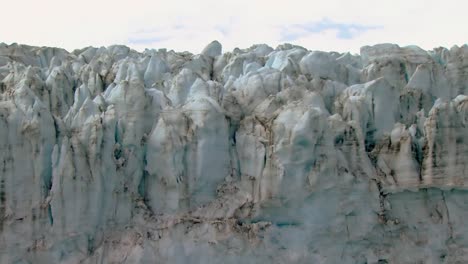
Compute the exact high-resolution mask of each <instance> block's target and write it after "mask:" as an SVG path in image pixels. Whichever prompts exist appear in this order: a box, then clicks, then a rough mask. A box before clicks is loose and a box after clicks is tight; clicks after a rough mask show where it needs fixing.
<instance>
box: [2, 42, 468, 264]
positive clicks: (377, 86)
mask: <svg viewBox="0 0 468 264" xmlns="http://www.w3.org/2000/svg"><path fill="white" fill-rule="evenodd" d="M467 95H468V46H466V45H465V46H462V47H453V48H451V49H450V50H448V49H445V48H438V49H435V50H432V51H424V50H422V49H420V48H418V47H414V46H409V47H399V46H397V45H393V44H381V45H376V46H366V47H363V48H362V49H361V54H360V55H352V54H349V53H346V54H339V53H335V52H331V53H326V52H321V51H309V50H307V49H304V48H302V47H298V46H293V45H290V44H285V45H282V46H279V47H277V48H276V49H273V48H271V47H268V46H267V45H256V46H252V47H251V48H248V49H243V50H241V49H235V50H234V51H232V52H225V53H222V47H221V44H220V43H219V42H216V41H215V42H212V43H210V44H209V45H208V46H207V47H206V48H205V49H204V50H203V51H202V53H201V54H199V55H193V54H190V53H187V52H185V53H177V52H174V51H167V50H165V49H160V50H146V51H144V52H143V53H139V52H136V51H134V50H131V49H129V48H128V47H125V46H111V47H107V48H104V47H101V48H92V47H91V48H85V49H82V50H75V51H73V52H67V51H65V50H63V49H58V48H47V47H42V48H39V47H31V46H25V45H16V44H12V45H5V44H0V263H70V264H71V263H86V264H95V263H96V264H97V263H129V264H130V263H467V262H468V226H467V225H466V224H465V220H466V219H468V188H467V187H468V165H467V162H468V96H467Z"/></svg>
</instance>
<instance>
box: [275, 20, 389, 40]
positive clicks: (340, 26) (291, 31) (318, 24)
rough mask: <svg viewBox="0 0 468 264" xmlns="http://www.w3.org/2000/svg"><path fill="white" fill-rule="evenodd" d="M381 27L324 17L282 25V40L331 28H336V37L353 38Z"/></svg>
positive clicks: (297, 37) (294, 38) (295, 38)
mask: <svg viewBox="0 0 468 264" xmlns="http://www.w3.org/2000/svg"><path fill="white" fill-rule="evenodd" d="M379 29H383V27H382V26H374V25H372V26H367V25H361V24H355V23H337V22H333V21H332V20H330V19H328V18H323V19H321V20H319V21H313V22H306V23H301V24H293V25H290V26H287V27H282V30H281V40H283V41H295V40H297V39H299V38H301V37H304V36H307V35H309V34H318V33H322V32H326V31H329V30H335V31H336V37H337V38H338V39H353V38H355V37H357V36H358V35H360V34H361V33H364V32H366V31H369V30H379Z"/></svg>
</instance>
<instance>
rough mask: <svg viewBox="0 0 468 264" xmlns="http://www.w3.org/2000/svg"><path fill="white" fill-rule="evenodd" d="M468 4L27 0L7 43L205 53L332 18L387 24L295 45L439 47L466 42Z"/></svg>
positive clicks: (14, 7) (9, 9)
mask: <svg viewBox="0 0 468 264" xmlns="http://www.w3.org/2000/svg"><path fill="white" fill-rule="evenodd" d="M467 8H468V2H467V1H461V0H446V1H444V2H441V1H437V0H413V1H407V0H381V1H372V0H354V1H351V0H327V1H314V0H309V1H307V0H288V1H271V0H269V1H267V0H257V1H255V0H237V1H227V0H200V1H193V0H170V1H159V0H157V1H154V0H153V1H151V0H133V1H123V0H100V1H95V0H79V1H78V0H44V1H37V0H23V1H9V2H8V3H3V4H2V11H3V12H2V15H1V19H2V21H3V22H4V23H3V25H2V26H1V27H0V41H4V42H6V43H12V42H18V43H26V44H31V45H47V46H59V47H64V48H66V49H69V50H72V49H75V48H82V47H84V46H89V45H93V46H108V45H111V44H125V45H129V46H131V47H132V48H136V49H138V50H142V49H144V48H162V47H166V48H171V49H175V50H188V51H191V52H199V51H200V50H201V49H202V48H203V47H204V46H205V45H206V44H207V43H209V42H210V41H212V40H213V39H217V40H219V41H220V42H221V43H222V44H223V46H224V48H225V50H232V49H233V48H234V47H249V46H250V45H252V44H255V43H267V44H269V45H271V46H276V45H278V44H280V43H281V42H282V36H283V35H282V34H283V31H282V30H284V29H286V30H288V29H289V28H290V29H291V30H294V29H293V27H292V25H294V24H304V23H309V22H313V21H321V20H322V19H324V18H328V19H330V20H331V21H333V22H335V23H339V24H355V25H362V26H371V27H372V26H379V28H378V29H376V30H368V31H363V32H360V33H359V34H356V35H354V37H353V38H351V39H343V38H338V37H337V31H336V29H324V31H322V32H315V33H314V32H312V33H311V32H303V33H304V34H302V35H299V36H297V39H295V40H294V44H298V45H302V46H304V47H306V48H309V49H316V50H317V49H318V50H337V51H348V50H349V51H353V52H358V51H359V47H361V46H363V45H368V44H375V43H382V42H393V43H397V44H400V45H409V44H415V45H419V46H421V47H422V48H425V49H431V48H434V47H436V46H441V45H442V46H447V47H450V46H452V45H455V44H457V45H462V44H464V43H465V42H466V36H468V27H467V26H466V25H467V24H468V16H466V15H465V14H464V12H466V10H467Z"/></svg>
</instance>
